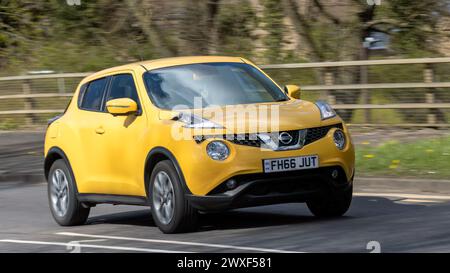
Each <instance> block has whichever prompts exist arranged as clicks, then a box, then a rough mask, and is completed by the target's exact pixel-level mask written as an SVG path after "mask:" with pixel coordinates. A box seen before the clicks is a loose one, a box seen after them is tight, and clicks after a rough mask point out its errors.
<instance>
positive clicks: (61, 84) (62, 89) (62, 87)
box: [57, 78, 66, 94]
mask: <svg viewBox="0 0 450 273" xmlns="http://www.w3.org/2000/svg"><path fill="white" fill-rule="evenodd" d="M57 81H58V92H59V93H61V94H62V93H65V92H66V83H65V81H64V78H58V79H57Z"/></svg>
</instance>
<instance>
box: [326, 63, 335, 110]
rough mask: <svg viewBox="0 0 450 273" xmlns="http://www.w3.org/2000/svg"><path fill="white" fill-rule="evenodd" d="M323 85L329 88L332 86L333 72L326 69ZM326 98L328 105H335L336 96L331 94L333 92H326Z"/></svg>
mask: <svg viewBox="0 0 450 273" xmlns="http://www.w3.org/2000/svg"><path fill="white" fill-rule="evenodd" d="M324 82H325V85H328V86H331V85H333V84H334V74H333V71H331V70H329V69H327V70H326V71H325V81H324ZM325 95H326V98H327V101H328V103H329V104H336V96H335V95H334V94H333V90H327V91H326V94H325Z"/></svg>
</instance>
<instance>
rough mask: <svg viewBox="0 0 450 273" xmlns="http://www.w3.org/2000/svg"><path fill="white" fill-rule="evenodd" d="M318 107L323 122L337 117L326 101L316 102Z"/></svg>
mask: <svg viewBox="0 0 450 273" xmlns="http://www.w3.org/2000/svg"><path fill="white" fill-rule="evenodd" d="M316 105H317V107H318V108H319V110H320V116H321V118H322V120H324V119H329V118H332V117H335V116H336V112H335V111H334V110H333V108H332V107H331V106H330V105H329V104H328V103H326V102H324V101H320V100H319V101H316Z"/></svg>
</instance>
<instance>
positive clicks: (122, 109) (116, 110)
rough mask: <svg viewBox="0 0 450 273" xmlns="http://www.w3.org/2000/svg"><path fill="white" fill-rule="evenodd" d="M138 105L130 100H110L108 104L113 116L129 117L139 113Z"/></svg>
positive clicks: (109, 111) (107, 107)
mask: <svg viewBox="0 0 450 273" xmlns="http://www.w3.org/2000/svg"><path fill="white" fill-rule="evenodd" d="M137 108H138V107H137V103H136V102H135V101H134V100H132V99H129V98H121V99H114V100H109V101H107V102H106V109H107V110H108V113H110V114H113V115H129V114H132V113H136V112H137V110H138V109H137Z"/></svg>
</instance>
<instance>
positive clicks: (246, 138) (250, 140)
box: [194, 123, 343, 147]
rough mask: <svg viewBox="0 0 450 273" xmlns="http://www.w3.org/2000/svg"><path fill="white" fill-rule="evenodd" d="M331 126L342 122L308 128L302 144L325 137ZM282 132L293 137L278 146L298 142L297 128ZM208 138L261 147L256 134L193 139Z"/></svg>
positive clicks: (339, 125) (338, 125) (340, 125)
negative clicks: (286, 142)
mask: <svg viewBox="0 0 450 273" xmlns="http://www.w3.org/2000/svg"><path fill="white" fill-rule="evenodd" d="M331 128H340V129H342V128H343V127H342V123H338V124H333V125H328V126H321V127H315V128H308V129H307V133H306V138H305V143H304V145H308V144H311V143H313V142H314V141H317V140H319V139H321V138H323V137H325V136H326V135H327V134H328V131H330V129H331ZM282 132H287V133H289V134H290V135H291V136H292V137H293V139H292V141H291V143H288V144H283V143H281V142H280V143H279V146H280V147H283V146H290V145H292V143H297V142H298V137H299V132H298V130H292V131H280V132H279V133H280V134H281V133H282ZM208 138H222V139H226V140H228V141H230V142H232V143H234V144H237V145H245V146H250V147H261V140H260V139H259V138H258V137H257V135H256V134H234V135H222V136H220V135H219V136H218V135H204V136H195V137H194V140H195V141H196V142H197V143H201V142H203V141H204V140H205V139H208Z"/></svg>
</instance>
